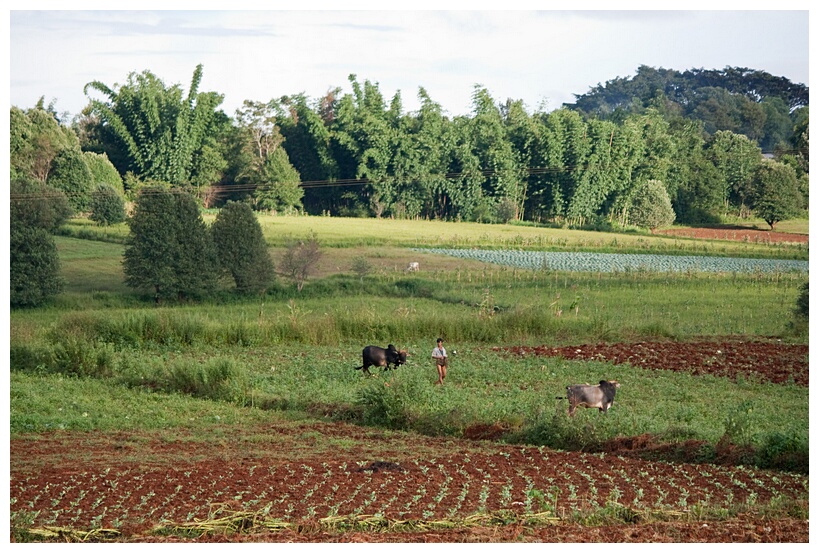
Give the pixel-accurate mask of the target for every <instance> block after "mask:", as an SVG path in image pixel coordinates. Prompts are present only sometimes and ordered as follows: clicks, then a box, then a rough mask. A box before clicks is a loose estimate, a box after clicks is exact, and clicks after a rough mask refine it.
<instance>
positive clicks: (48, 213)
mask: <svg viewBox="0 0 819 553" xmlns="http://www.w3.org/2000/svg"><path fill="white" fill-rule="evenodd" d="M73 214H74V210H73V209H72V208H71V204H70V203H69V202H68V198H67V197H66V195H65V192H63V191H62V190H57V189H56V188H52V187H51V186H48V185H46V184H43V183H41V182H39V181H38V180H36V179H33V178H22V177H19V178H17V179H14V180H12V181H11V194H10V204H9V216H10V219H11V224H12V225H19V226H26V227H33V228H41V229H43V230H45V231H46V232H49V233H53V232H54V231H56V230H57V228H59V227H60V225H62V224H63V223H65V222H66V221H67V220H68V218H69V217H71V216H72V215H73Z"/></svg>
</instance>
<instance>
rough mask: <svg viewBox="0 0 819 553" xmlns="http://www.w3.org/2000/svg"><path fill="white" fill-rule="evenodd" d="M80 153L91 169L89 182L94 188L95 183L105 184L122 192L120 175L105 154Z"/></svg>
mask: <svg viewBox="0 0 819 553" xmlns="http://www.w3.org/2000/svg"><path fill="white" fill-rule="evenodd" d="M82 155H83V159H85V163H86V165H88V169H90V170H91V182H92V183H93V184H94V187H95V189H96V186H97V185H100V184H107V185H109V186H111V187H112V188H113V189H114V190H116V191H118V192H120V193H122V192H124V188H123V184H122V177H121V176H120V174H119V171H117V169H116V167H114V164H113V163H111V162H110V161H109V160H108V156H107V155H106V154H97V153H94V152H83V153H82Z"/></svg>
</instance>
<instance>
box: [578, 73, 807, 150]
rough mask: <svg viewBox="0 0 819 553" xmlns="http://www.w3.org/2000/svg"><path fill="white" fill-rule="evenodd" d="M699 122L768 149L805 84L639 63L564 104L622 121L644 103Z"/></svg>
mask: <svg viewBox="0 0 819 553" xmlns="http://www.w3.org/2000/svg"><path fill="white" fill-rule="evenodd" d="M661 105H662V106H663V108H662V112H663V113H665V114H669V115H670V114H679V115H682V116H685V117H687V118H691V119H696V120H699V121H701V122H702V123H703V127H704V129H705V131H706V132H708V133H709V134H713V133H715V132H716V131H719V130H728V131H731V132H734V133H737V134H744V135H746V136H747V137H748V138H749V139H751V140H753V141H756V142H758V143H759V145H760V146H762V147H763V149H766V150H768V151H770V148H772V147H775V146H776V145H777V144H778V143H779V142H780V140H781V137H782V131H783V124H784V122H785V120H786V119H788V118H789V114H790V112H791V111H792V110H796V109H797V108H800V107H802V106H807V105H808V88H807V87H806V86H805V85H800V84H796V83H792V82H790V81H789V80H788V79H785V78H784V77H774V76H772V75H770V74H768V73H765V72H763V71H755V70H751V69H747V68H740V67H726V68H725V69H723V70H706V69H692V70H689V71H684V72H679V71H675V70H669V69H662V68H661V69H655V68H653V67H648V66H644V65H643V66H640V67H638V69H637V73H636V74H635V75H634V77H629V78H620V77H618V78H616V79H613V80H611V81H608V82H606V83H605V85H598V86H597V87H594V88H592V89H591V90H590V91H589V92H588V93H586V94H583V95H579V96H577V98H576V102H575V103H574V104H570V105H569V106H568V107H571V108H576V109H579V110H580V111H581V112H583V113H586V114H590V115H595V116H599V117H604V118H609V119H612V120H615V121H622V120H623V118H625V117H626V116H628V115H629V114H634V113H641V112H642V111H643V110H644V109H646V108H647V107H649V106H655V107H659V106H661Z"/></svg>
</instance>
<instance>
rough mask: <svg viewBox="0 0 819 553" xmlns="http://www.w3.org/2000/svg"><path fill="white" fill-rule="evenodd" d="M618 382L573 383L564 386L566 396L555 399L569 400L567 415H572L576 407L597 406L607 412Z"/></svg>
mask: <svg viewBox="0 0 819 553" xmlns="http://www.w3.org/2000/svg"><path fill="white" fill-rule="evenodd" d="M619 387H620V383H619V382H617V381H616V380H601V381H600V384H597V385H595V386H591V385H589V384H574V385H572V386H566V397H558V398H557V399H568V400H569V416H571V417H573V416H574V412H575V409H577V408H578V407H597V408H598V409H599V410H600V411H601V412H603V413H607V412H608V410H609V407H611V404H612V403H614V394H616V393H617V388H619Z"/></svg>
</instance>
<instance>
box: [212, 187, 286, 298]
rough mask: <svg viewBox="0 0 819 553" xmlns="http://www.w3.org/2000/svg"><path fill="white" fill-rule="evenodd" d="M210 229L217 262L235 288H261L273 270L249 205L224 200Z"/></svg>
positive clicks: (270, 279) (256, 290)
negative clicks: (227, 274) (231, 278)
mask: <svg viewBox="0 0 819 553" xmlns="http://www.w3.org/2000/svg"><path fill="white" fill-rule="evenodd" d="M211 232H212V233H213V241H214V244H215V246H216V253H217V256H218V257H219V263H220V265H221V267H222V269H223V270H225V271H226V272H228V273H229V274H230V275H231V277H233V280H234V282H235V283H236V290H237V291H239V292H241V293H260V292H264V291H265V290H266V289H267V287H268V286H270V284H271V283H272V282H273V279H274V277H275V274H274V272H273V261H272V259H271V258H270V253H269V252H268V249H267V244H266V243H265V240H264V235H263V233H262V227H261V225H260V224H259V221H258V219H256V215H255V214H254V213H253V210H252V209H251V207H250V206H249V205H248V204H247V203H244V202H228V203H227V204H225V206H224V207H223V208H222V209H221V210H220V211H219V213H218V214H217V215H216V220H215V221H214V222H213V225H212V226H211Z"/></svg>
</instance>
